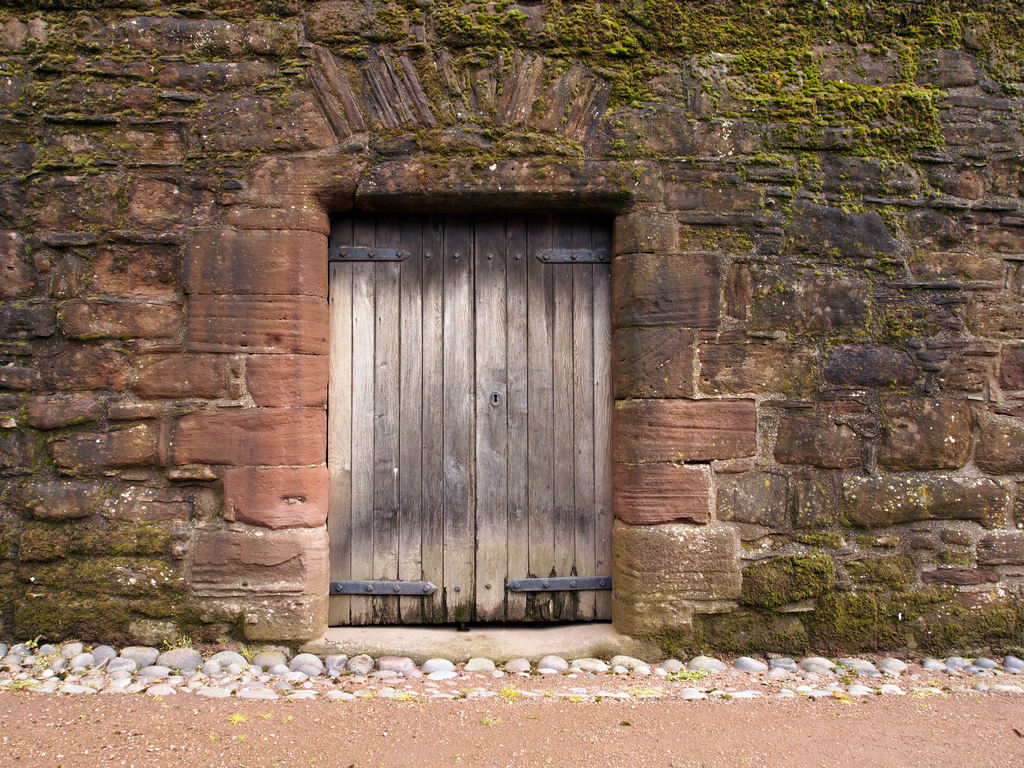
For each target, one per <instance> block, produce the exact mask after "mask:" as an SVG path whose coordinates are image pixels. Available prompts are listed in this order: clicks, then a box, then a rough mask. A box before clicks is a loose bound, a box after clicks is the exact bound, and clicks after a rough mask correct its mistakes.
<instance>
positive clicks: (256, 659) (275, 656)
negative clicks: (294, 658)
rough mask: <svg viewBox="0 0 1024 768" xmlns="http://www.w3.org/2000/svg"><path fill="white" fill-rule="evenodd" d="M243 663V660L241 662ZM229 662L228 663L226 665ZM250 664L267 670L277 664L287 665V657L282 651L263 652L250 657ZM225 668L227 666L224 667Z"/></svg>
mask: <svg viewBox="0 0 1024 768" xmlns="http://www.w3.org/2000/svg"><path fill="white" fill-rule="evenodd" d="M242 661H243V663H244V661H245V660H244V659H243V660H242ZM230 663H231V662H230V661H229V662H228V664H230ZM252 663H253V664H255V665H256V666H258V667H263V669H269V668H270V667H273V666H275V665H277V664H284V665H287V664H288V656H287V655H286V654H285V653H284V652H283V651H278V650H264V651H260V652H259V653H257V654H256V655H255V656H253V657H252ZM225 666H227V665H225Z"/></svg>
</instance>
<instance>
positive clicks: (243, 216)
mask: <svg viewBox="0 0 1024 768" xmlns="http://www.w3.org/2000/svg"><path fill="white" fill-rule="evenodd" d="M227 221H228V224H230V225H231V226H233V227H235V228H236V229H255V230H261V231H263V232H270V231H277V230H284V231H296V230H302V231H305V232H315V233H317V234H319V235H323V236H324V237H326V236H327V235H329V234H331V220H330V217H329V216H328V215H327V214H326V213H325V212H324V211H323V209H322V208H300V207H297V206H292V207H290V208H248V207H240V208H232V209H231V210H230V211H228V217H227Z"/></svg>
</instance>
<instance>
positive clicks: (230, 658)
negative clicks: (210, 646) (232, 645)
mask: <svg viewBox="0 0 1024 768" xmlns="http://www.w3.org/2000/svg"><path fill="white" fill-rule="evenodd" d="M210 661H216V662H217V663H218V664H220V666H221V668H222V669H223V668H224V667H226V666H228V665H229V664H238V665H239V666H241V667H246V666H247V665H248V664H249V662H247V661H246V660H245V656H243V655H242V654H240V653H236V652H235V651H220V652H219V653H215V654H213V656H211V657H210ZM170 666H173V665H170ZM179 669H180V667H179Z"/></svg>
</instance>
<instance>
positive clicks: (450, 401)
mask: <svg viewBox="0 0 1024 768" xmlns="http://www.w3.org/2000/svg"><path fill="white" fill-rule="evenodd" d="M444 257H445V270H444V553H445V558H444V589H445V605H446V608H447V618H448V620H449V621H469V620H470V619H471V618H472V614H473V603H474V595H473V586H474V579H473V548H474V539H475V531H474V517H475V515H474V511H473V503H474V491H473V442H474V441H473V433H474V429H473V418H474V407H473V406H474V375H473V353H474V346H473V241H472V221H471V220H469V219H467V218H464V217H455V216H453V217H449V218H448V219H447V220H446V222H445V244H444Z"/></svg>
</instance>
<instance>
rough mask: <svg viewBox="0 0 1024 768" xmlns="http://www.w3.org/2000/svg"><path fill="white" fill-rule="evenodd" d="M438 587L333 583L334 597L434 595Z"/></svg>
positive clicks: (408, 583)
mask: <svg viewBox="0 0 1024 768" xmlns="http://www.w3.org/2000/svg"><path fill="white" fill-rule="evenodd" d="M435 592H437V586H436V585H435V584H431V583H430V582H429V581H365V580H349V581H332V582H331V594H332V595H432V594H434V593H435Z"/></svg>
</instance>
